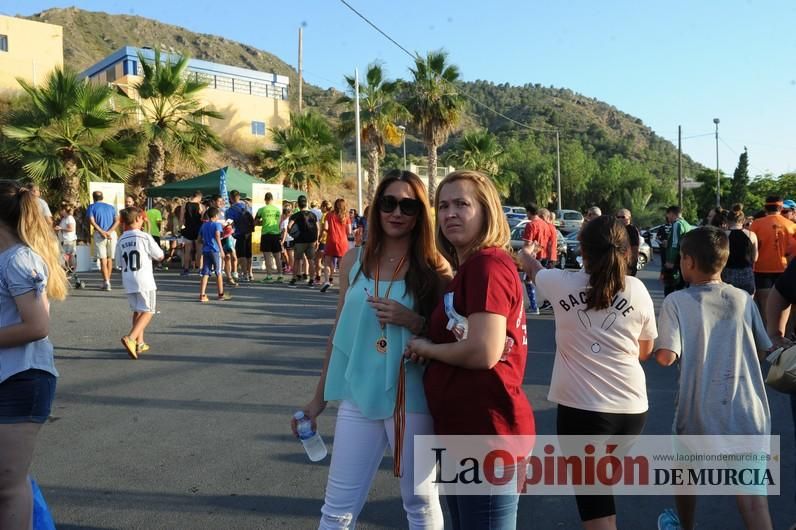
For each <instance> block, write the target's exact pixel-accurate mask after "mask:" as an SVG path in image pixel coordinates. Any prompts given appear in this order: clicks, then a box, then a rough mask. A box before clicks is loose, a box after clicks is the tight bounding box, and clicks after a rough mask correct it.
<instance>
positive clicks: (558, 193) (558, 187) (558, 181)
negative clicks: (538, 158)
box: [556, 129, 561, 215]
mask: <svg viewBox="0 0 796 530" xmlns="http://www.w3.org/2000/svg"><path fill="white" fill-rule="evenodd" d="M556 199H558V215H561V149H560V147H559V138H558V129H556Z"/></svg>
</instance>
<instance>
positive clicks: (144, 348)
mask: <svg viewBox="0 0 796 530" xmlns="http://www.w3.org/2000/svg"><path fill="white" fill-rule="evenodd" d="M135 349H136V351H137V352H138V353H144V352H146V351H149V344H147V343H146V342H139V343H137V344H136V345H135Z"/></svg>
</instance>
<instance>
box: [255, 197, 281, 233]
mask: <svg viewBox="0 0 796 530" xmlns="http://www.w3.org/2000/svg"><path fill="white" fill-rule="evenodd" d="M281 215H282V210H280V209H279V207H278V206H274V205H273V204H267V205H265V206H263V207H262V208H260V209H259V210H257V217H259V218H260V219H261V220H262V230H261V234H262V235H273V236H278V235H279V217H280V216H281Z"/></svg>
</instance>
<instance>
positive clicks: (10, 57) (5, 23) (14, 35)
mask: <svg viewBox="0 0 796 530" xmlns="http://www.w3.org/2000/svg"><path fill="white" fill-rule="evenodd" d="M0 35H4V36H5V37H6V38H7V41H8V51H7V52H5V51H0V92H5V93H8V92H12V91H17V90H20V86H19V83H18V82H17V80H16V78H17V77H20V78H22V79H24V80H25V81H27V82H29V83H32V84H41V83H42V82H43V81H44V80H45V79H46V78H47V75H48V74H49V73H50V72H51V71H52V70H53V69H54V68H55V67H60V66H63V64H64V39H63V29H62V28H61V26H56V25H54V24H45V23H43V22H34V21H32V20H25V19H21V18H15V17H7V16H3V15H0Z"/></svg>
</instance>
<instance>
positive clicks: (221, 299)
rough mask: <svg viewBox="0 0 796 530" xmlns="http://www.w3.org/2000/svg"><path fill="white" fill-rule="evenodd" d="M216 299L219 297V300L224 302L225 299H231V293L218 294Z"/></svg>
mask: <svg viewBox="0 0 796 530" xmlns="http://www.w3.org/2000/svg"><path fill="white" fill-rule="evenodd" d="M218 299H219V301H222V302H224V301H226V300H232V295H230V294H229V293H221V294H220V295H218Z"/></svg>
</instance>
